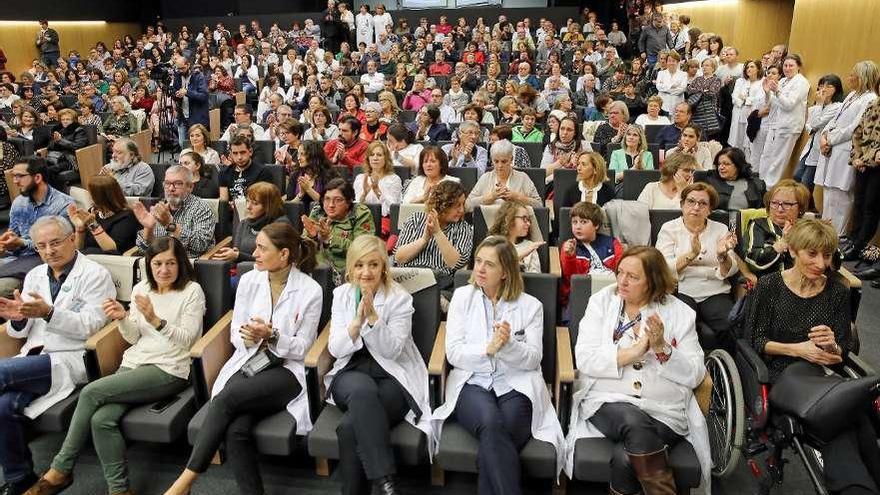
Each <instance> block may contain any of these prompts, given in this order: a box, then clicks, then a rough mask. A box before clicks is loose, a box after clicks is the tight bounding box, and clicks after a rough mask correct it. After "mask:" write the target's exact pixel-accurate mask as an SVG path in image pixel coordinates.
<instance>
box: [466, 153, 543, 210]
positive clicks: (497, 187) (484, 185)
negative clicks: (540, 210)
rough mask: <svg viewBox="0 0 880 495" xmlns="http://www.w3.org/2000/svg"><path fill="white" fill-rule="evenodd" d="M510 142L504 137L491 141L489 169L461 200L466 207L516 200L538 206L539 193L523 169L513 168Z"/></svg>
mask: <svg viewBox="0 0 880 495" xmlns="http://www.w3.org/2000/svg"><path fill="white" fill-rule="evenodd" d="M513 150H514V146H513V143H511V142H510V141H508V140H506V139H502V140H500V141H496V142H495V144H493V145H492V151H491V155H492V167H493V168H492V171H491V172H487V173H485V174H483V175H482V176H480V179H479V180H478V181H477V185H476V186H474V188H473V190H471V193H470V194H469V195H468V198H467V200H466V201H465V208H466V209H467V210H468V211H470V210H473V209H474V208H476V207H478V206H481V205H487V206H488V205H494V204H499V205H500V204H503V203H504V202H506V201H518V202H520V203H524V204H527V205H530V206H541V195H540V194H538V189H537V188H536V187H535V184H534V183H533V182H532V180H531V179H530V178H529V176H528V175H526V173H525V172H520V171H519V170H514V169H513Z"/></svg>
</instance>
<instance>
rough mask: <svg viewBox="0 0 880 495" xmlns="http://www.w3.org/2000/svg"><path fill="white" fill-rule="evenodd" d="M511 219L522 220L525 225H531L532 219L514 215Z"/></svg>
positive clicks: (526, 216)
mask: <svg viewBox="0 0 880 495" xmlns="http://www.w3.org/2000/svg"><path fill="white" fill-rule="evenodd" d="M513 218H516V219H519V220H522V221H523V222H525V223H532V217H530V216H528V215H516V216H514V217H513Z"/></svg>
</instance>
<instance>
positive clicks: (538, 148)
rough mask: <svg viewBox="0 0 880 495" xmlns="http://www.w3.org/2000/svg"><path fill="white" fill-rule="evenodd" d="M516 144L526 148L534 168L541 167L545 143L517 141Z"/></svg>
mask: <svg viewBox="0 0 880 495" xmlns="http://www.w3.org/2000/svg"><path fill="white" fill-rule="evenodd" d="M514 144H515V145H517V146H519V147H520V148H522V149H524V150H526V154H528V155H529V162H530V163H531V164H532V168H537V169H540V168H541V158H543V157H544V143H523V142H517V143H514ZM542 170H543V169H542ZM538 191H540V189H538Z"/></svg>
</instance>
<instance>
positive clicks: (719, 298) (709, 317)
mask: <svg viewBox="0 0 880 495" xmlns="http://www.w3.org/2000/svg"><path fill="white" fill-rule="evenodd" d="M675 297H677V298H679V299H680V300H681V302H683V303H685V304H687V305H688V306H690V307H691V308H692V309H693V310H694V311H696V312H697V323H699V322H703V323H705V324H706V325H708V326H709V328H711V329H712V331H713V332H714V334H715V335H714V340H715V341H714V342H703V340H704V339H705V338H706V337H707V336H705V335H700V344H701V345H702V346H703V348H704V349H716V348H719V347H721V348H724V349H728V350H729V351H732V350H733V347H734V345H733V344H734V340H735V339H734V338H733V336H732V335H731V330H730V320H728V317H729V316H730V310H731V309H733V298H731V297H730V294H715V295H714V296H710V297H708V298H707V299H704V300H703V301H702V302H697V301H695V300H694V298H692V297H691V296H688V295H687V294H682V293H681V292H677V293H676V294H675Z"/></svg>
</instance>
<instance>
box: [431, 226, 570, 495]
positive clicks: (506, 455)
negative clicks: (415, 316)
mask: <svg viewBox="0 0 880 495" xmlns="http://www.w3.org/2000/svg"><path fill="white" fill-rule="evenodd" d="M469 282H470V283H468V284H467V285H465V286H463V287H460V288H458V289H456V290H455V293H454V294H453V296H452V300H451V301H450V303H449V313H448V319H447V323H446V332H447V333H446V356H447V358H448V360H449V364H450V365H451V367H452V369H451V370H450V371H449V376H448V377H447V380H446V401H445V402H444V403H443V404H442V405H441V406H440V407H439V408H437V410H435V411H434V421H435V422H436V423H437V431H438V433H441V434H442V426H443V422H444V421H446V420H447V419H449V418H450V417H452V416H453V415H454V416H455V419H456V421H457V422H458V424H459V425H461V426H462V427H463V428H464V429H465V430H467V431H468V432H469V433H470V434H471V435H473V436H474V437H475V438H476V439H477V441H478V443H479V448H478V461H477V463H478V466H479V469H478V471H479V474H478V477H479V480H478V483H479V485H480V488H481V489H482V490H483V491H484V492H486V493H504V494H511V495H517V494H521V493H522V484H521V474H520V466H521V461H520V451H521V450H522V449H523V447H525V445H526V443H527V442H528V441H529V439H530V438H532V437H533V436H534V437H535V438H536V439H537V440H539V441H542V442H547V443H549V444H551V445H552V446H553V447H554V449H563V448H564V446H563V441H564V438H563V433H562V427H561V426H560V425H559V420H558V418H557V417H556V412H555V410H554V409H553V405H552V404H551V402H550V394H549V392H548V391H547V387H546V386H545V385H544V375H543V373H542V372H541V358H542V356H543V335H544V319H543V314H544V308H543V306H542V305H541V302H540V301H538V300H537V299H536V298H535V297H533V296H531V295H529V294H526V293H525V292H524V283H523V279H522V274H521V273H520V271H519V258H518V257H517V253H516V250H515V249H514V247H513V245H512V244H510V242H508V241H507V239H506V238H504V237H502V236H491V237H488V238H486V240H484V241H483V242H482V243H480V246H479V247H478V248H477V251H476V254H475V257H474V272H473V274H472V275H471V278H470V280H469Z"/></svg>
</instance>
